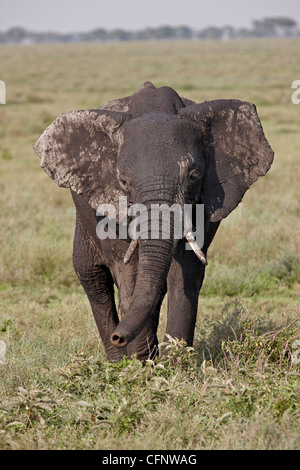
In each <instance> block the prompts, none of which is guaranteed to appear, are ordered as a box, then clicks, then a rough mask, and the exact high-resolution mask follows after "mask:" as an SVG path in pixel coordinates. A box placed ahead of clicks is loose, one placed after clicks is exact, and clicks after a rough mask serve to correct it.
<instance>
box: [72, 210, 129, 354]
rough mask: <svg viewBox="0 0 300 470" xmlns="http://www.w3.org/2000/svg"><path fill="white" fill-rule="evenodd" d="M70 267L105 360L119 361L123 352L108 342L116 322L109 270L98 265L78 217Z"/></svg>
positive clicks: (95, 254) (97, 254) (98, 260)
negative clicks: (84, 297)
mask: <svg viewBox="0 0 300 470" xmlns="http://www.w3.org/2000/svg"><path fill="white" fill-rule="evenodd" d="M73 264H74V269H75V272H76V274H77V277H78V279H79V281H80V283H81V285H82V287H83V289H84V290H85V292H86V294H87V296H88V299H89V302H90V304H91V308H92V311H93V314H94V318H95V321H96V324H97V328H98V330H99V334H100V337H101V339H102V341H103V344H104V347H105V352H106V356H107V359H108V360H112V361H120V360H121V359H122V356H123V355H124V354H126V351H124V349H122V350H119V349H117V348H115V347H114V346H113V345H112V344H111V342H110V336H111V334H112V333H113V331H114V330H115V328H116V326H117V324H118V322H119V319H118V315H117V310H116V305H115V300H114V282H113V279H112V276H111V273H110V271H109V269H108V268H107V267H106V266H103V265H102V264H101V259H100V254H99V251H98V249H97V247H96V246H95V244H94V242H93V240H91V238H90V237H89V235H88V233H87V232H86V230H85V228H84V227H83V226H82V224H81V222H80V219H79V217H77V222H76V231H75V238H74V250H73ZM125 349H126V348H125Z"/></svg>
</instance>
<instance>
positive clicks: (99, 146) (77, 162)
mask: <svg viewBox="0 0 300 470" xmlns="http://www.w3.org/2000/svg"><path fill="white" fill-rule="evenodd" d="M129 116H130V115H129V114H128V113H122V112H116V111H107V110H99V109H92V110H89V111H73V112H70V113H67V114H61V115H60V116H59V117H58V118H57V119H56V120H55V121H54V122H53V123H52V124H50V126H49V127H48V128H47V129H46V130H45V131H44V132H43V134H42V135H41V136H40V137H39V138H38V140H37V141H36V142H35V144H34V145H33V148H34V150H35V152H36V154H37V155H38V156H39V157H40V159H41V167H42V168H43V169H44V170H45V172H46V173H47V174H48V175H49V176H50V178H52V179H53V180H54V181H55V183H56V184H58V185H59V186H62V187H64V188H70V189H72V190H73V191H74V192H75V193H77V194H81V195H82V196H83V197H84V198H85V199H86V200H87V201H88V202H89V203H90V205H91V206H92V207H93V208H94V209H97V207H98V205H99V204H102V203H110V204H115V203H116V202H117V198H118V196H119V195H123V194H124V193H123V192H122V190H121V188H120V186H119V183H118V180H117V178H116V162H117V153H118V148H119V146H120V145H121V143H122V132H121V126H122V124H123V123H124V122H125V121H126V119H128V118H129Z"/></svg>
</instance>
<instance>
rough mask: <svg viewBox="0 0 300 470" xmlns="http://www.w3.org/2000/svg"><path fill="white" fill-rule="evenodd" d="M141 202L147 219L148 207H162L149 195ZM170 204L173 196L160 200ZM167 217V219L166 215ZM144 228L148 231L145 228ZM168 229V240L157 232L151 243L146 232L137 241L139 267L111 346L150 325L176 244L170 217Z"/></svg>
mask: <svg viewBox="0 0 300 470" xmlns="http://www.w3.org/2000/svg"><path fill="white" fill-rule="evenodd" d="M168 193H169V195H172V193H171V192H170V191H168ZM156 196H157V194H156ZM172 196H173V195H172ZM170 199H171V198H169V201H170ZM141 200H142V203H143V204H145V205H146V207H147V209H148V212H147V214H148V216H149V214H150V212H149V209H150V205H151V204H161V203H162V199H161V198H159V199H158V198H156V199H154V197H153V192H152V197H151V201H149V198H148V200H147V202H145V198H141V199H140V201H141ZM173 201H174V196H173V197H172V199H171V202H166V201H165V200H164V203H165V204H167V205H168V206H170V205H172V202H173ZM152 207H153V206H152ZM168 214H169V215H170V212H169V213H168ZM150 220H151V218H150V216H149V217H148V221H149V224H150ZM144 227H145V225H144ZM146 228H147V231H148V224H147V227H146ZM160 228H161V227H160ZM169 228H170V230H169V237H168V238H167V239H162V233H161V230H160V235H159V236H160V238H159V239H153V238H152V239H151V238H150V236H151V235H150V233H151V232H150V230H149V232H148V235H149V238H148V239H146V236H145V233H141V237H140V239H139V267H138V273H137V279H136V284H135V289H134V293H133V296H132V300H131V303H130V305H129V308H128V311H127V313H126V315H125V317H124V318H123V319H122V320H121V321H120V323H119V324H118V326H117V328H116V330H115V331H114V333H113V334H112V336H111V342H112V344H113V345H114V346H117V347H122V346H125V345H126V344H127V343H129V342H130V341H131V340H133V339H134V338H135V337H136V336H137V335H138V334H139V332H140V331H141V330H142V329H143V328H144V327H145V325H146V324H147V322H151V321H152V320H153V321H154V318H155V312H156V309H157V306H158V303H159V302H160V301H161V299H162V296H163V294H164V292H165V291H166V280H167V275H168V272H169V268H170V264H171V260H172V255H173V252H174V248H175V245H176V241H175V240H174V218H173V216H172V213H171V217H170V227H169ZM152 229H153V226H152Z"/></svg>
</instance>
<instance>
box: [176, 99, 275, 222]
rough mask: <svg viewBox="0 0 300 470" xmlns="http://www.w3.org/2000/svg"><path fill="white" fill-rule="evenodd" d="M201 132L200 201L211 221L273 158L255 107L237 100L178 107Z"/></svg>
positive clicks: (217, 218)
mask: <svg viewBox="0 0 300 470" xmlns="http://www.w3.org/2000/svg"><path fill="white" fill-rule="evenodd" d="M179 115H180V116H182V117H184V118H185V119H190V120H192V121H193V122H194V123H196V125H198V127H199V129H200V131H201V132H202V133H203V136H204V142H205V145H204V148H205V149H206V150H205V157H206V171H205V176H204V181H203V186H202V193H201V194H202V202H203V203H204V205H205V208H206V210H207V212H208V214H209V216H210V220H211V221H212V222H218V221H220V220H222V219H223V218H224V217H226V216H227V215H228V214H229V213H230V212H231V211H232V210H233V209H234V208H235V207H236V206H237V205H238V203H239V202H240V201H241V199H242V197H243V195H244V194H245V192H246V191H247V189H249V187H250V186H251V184H252V183H254V181H256V180H257V178H258V177H259V176H264V175H265V174H266V173H267V171H268V170H269V169H270V166H271V164H272V161H273V158H274V152H273V151H272V149H271V147H270V145H269V143H268V141H267V139H266V138H265V135H264V132H263V129H262V126H261V123H260V120H259V118H258V115H257V112H256V107H255V106H254V105H253V104H251V103H247V102H243V101H238V100H214V101H205V102H204V103H200V104H195V105H191V106H188V107H186V108H183V109H182V110H180V112H179Z"/></svg>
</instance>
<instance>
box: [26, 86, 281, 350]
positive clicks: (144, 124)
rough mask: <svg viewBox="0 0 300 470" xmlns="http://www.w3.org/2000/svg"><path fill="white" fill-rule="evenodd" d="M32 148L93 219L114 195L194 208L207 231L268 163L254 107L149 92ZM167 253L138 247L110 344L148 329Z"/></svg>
mask: <svg viewBox="0 0 300 470" xmlns="http://www.w3.org/2000/svg"><path fill="white" fill-rule="evenodd" d="M34 148H35V151H36V153H37V154H38V155H39V156H40V158H41V166H42V167H43V168H44V170H45V171H46V172H47V173H48V174H49V176H50V177H51V178H52V179H53V180H54V181H55V182H56V183H57V184H58V185H59V186H63V187H69V188H71V189H72V190H73V191H75V192H76V193H77V194H81V195H82V196H83V197H84V198H85V199H86V200H87V201H88V202H89V203H90V205H91V206H92V207H93V208H94V209H97V207H98V206H99V204H102V203H113V204H115V205H116V206H117V204H118V196H121V195H123V196H124V195H126V196H127V198H128V200H129V201H130V202H132V203H142V204H144V205H145V206H147V207H148V206H150V204H162V203H164V204H167V205H168V206H170V205H172V204H173V203H175V202H176V203H179V204H181V205H183V204H184V203H187V202H193V203H203V204H204V207H205V214H206V219H207V220H209V221H211V222H219V221H221V220H222V219H223V218H225V217H226V216H227V215H228V214H229V213H230V212H231V211H232V210H233V209H234V208H235V207H236V206H237V205H238V204H239V202H240V201H241V199H242V197H243V195H244V193H245V192H246V191H247V189H248V188H249V187H250V186H251V184H252V183H253V182H254V181H256V180H257V178H258V177H259V176H263V175H265V174H266V172H267V171H268V170H269V168H270V166H271V163H272V161H273V151H272V149H271V148H270V146H269V144H268V142H267V140H266V138H265V136H264V133H263V129H262V127H261V124H260V121H259V118H258V116H257V113H256V108H255V106H254V105H252V104H250V103H247V102H242V101H237V100H215V101H206V102H203V103H199V104H195V103H193V102H190V101H188V100H185V99H181V98H180V97H179V96H178V95H177V93H176V92H175V91H174V90H173V89H171V88H169V87H162V88H158V89H157V88H155V87H154V86H153V85H152V84H151V83H149V82H146V83H145V84H144V85H143V86H142V87H141V88H140V90H139V91H138V92H137V93H135V94H134V95H132V96H130V97H127V98H123V99H121V100H117V101H114V102H111V103H108V104H107V105H105V106H103V107H102V108H100V109H94V110H90V111H75V112H70V113H67V114H63V115H61V116H60V117H58V118H57V119H56V120H55V121H54V122H53V123H52V124H51V125H50V126H49V127H48V128H47V129H46V130H45V132H44V133H43V134H42V135H41V137H40V138H39V139H38V140H37V142H36V143H35V146H34ZM171 233H172V230H171ZM135 245H136V243H135ZM175 246H176V240H174V237H172V236H171V237H170V239H155V240H154V239H147V238H146V237H142V238H141V239H140V240H139V268H138V275H137V280H136V285H135V291H134V295H133V298H132V301H131V304H130V305H129V308H128V312H127V315H126V316H125V317H124V318H123V319H122V320H121V322H120V323H119V325H118V327H117V329H116V331H115V332H114V334H113V335H112V342H113V344H115V345H116V346H123V345H125V344H126V343H128V342H129V341H130V340H132V339H133V338H134V337H135V336H136V334H137V333H138V332H139V331H141V329H142V328H143V326H144V325H145V323H146V322H147V321H151V313H152V312H153V311H154V309H155V306H156V303H157V300H158V299H159V297H160V293H161V292H162V290H163V288H164V286H165V283H166V278H167V274H168V270H169V267H170V263H171V259H172V255H173V253H174V249H175ZM134 247H135V246H133V247H132V248H134ZM127 259H128V256H127Z"/></svg>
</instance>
